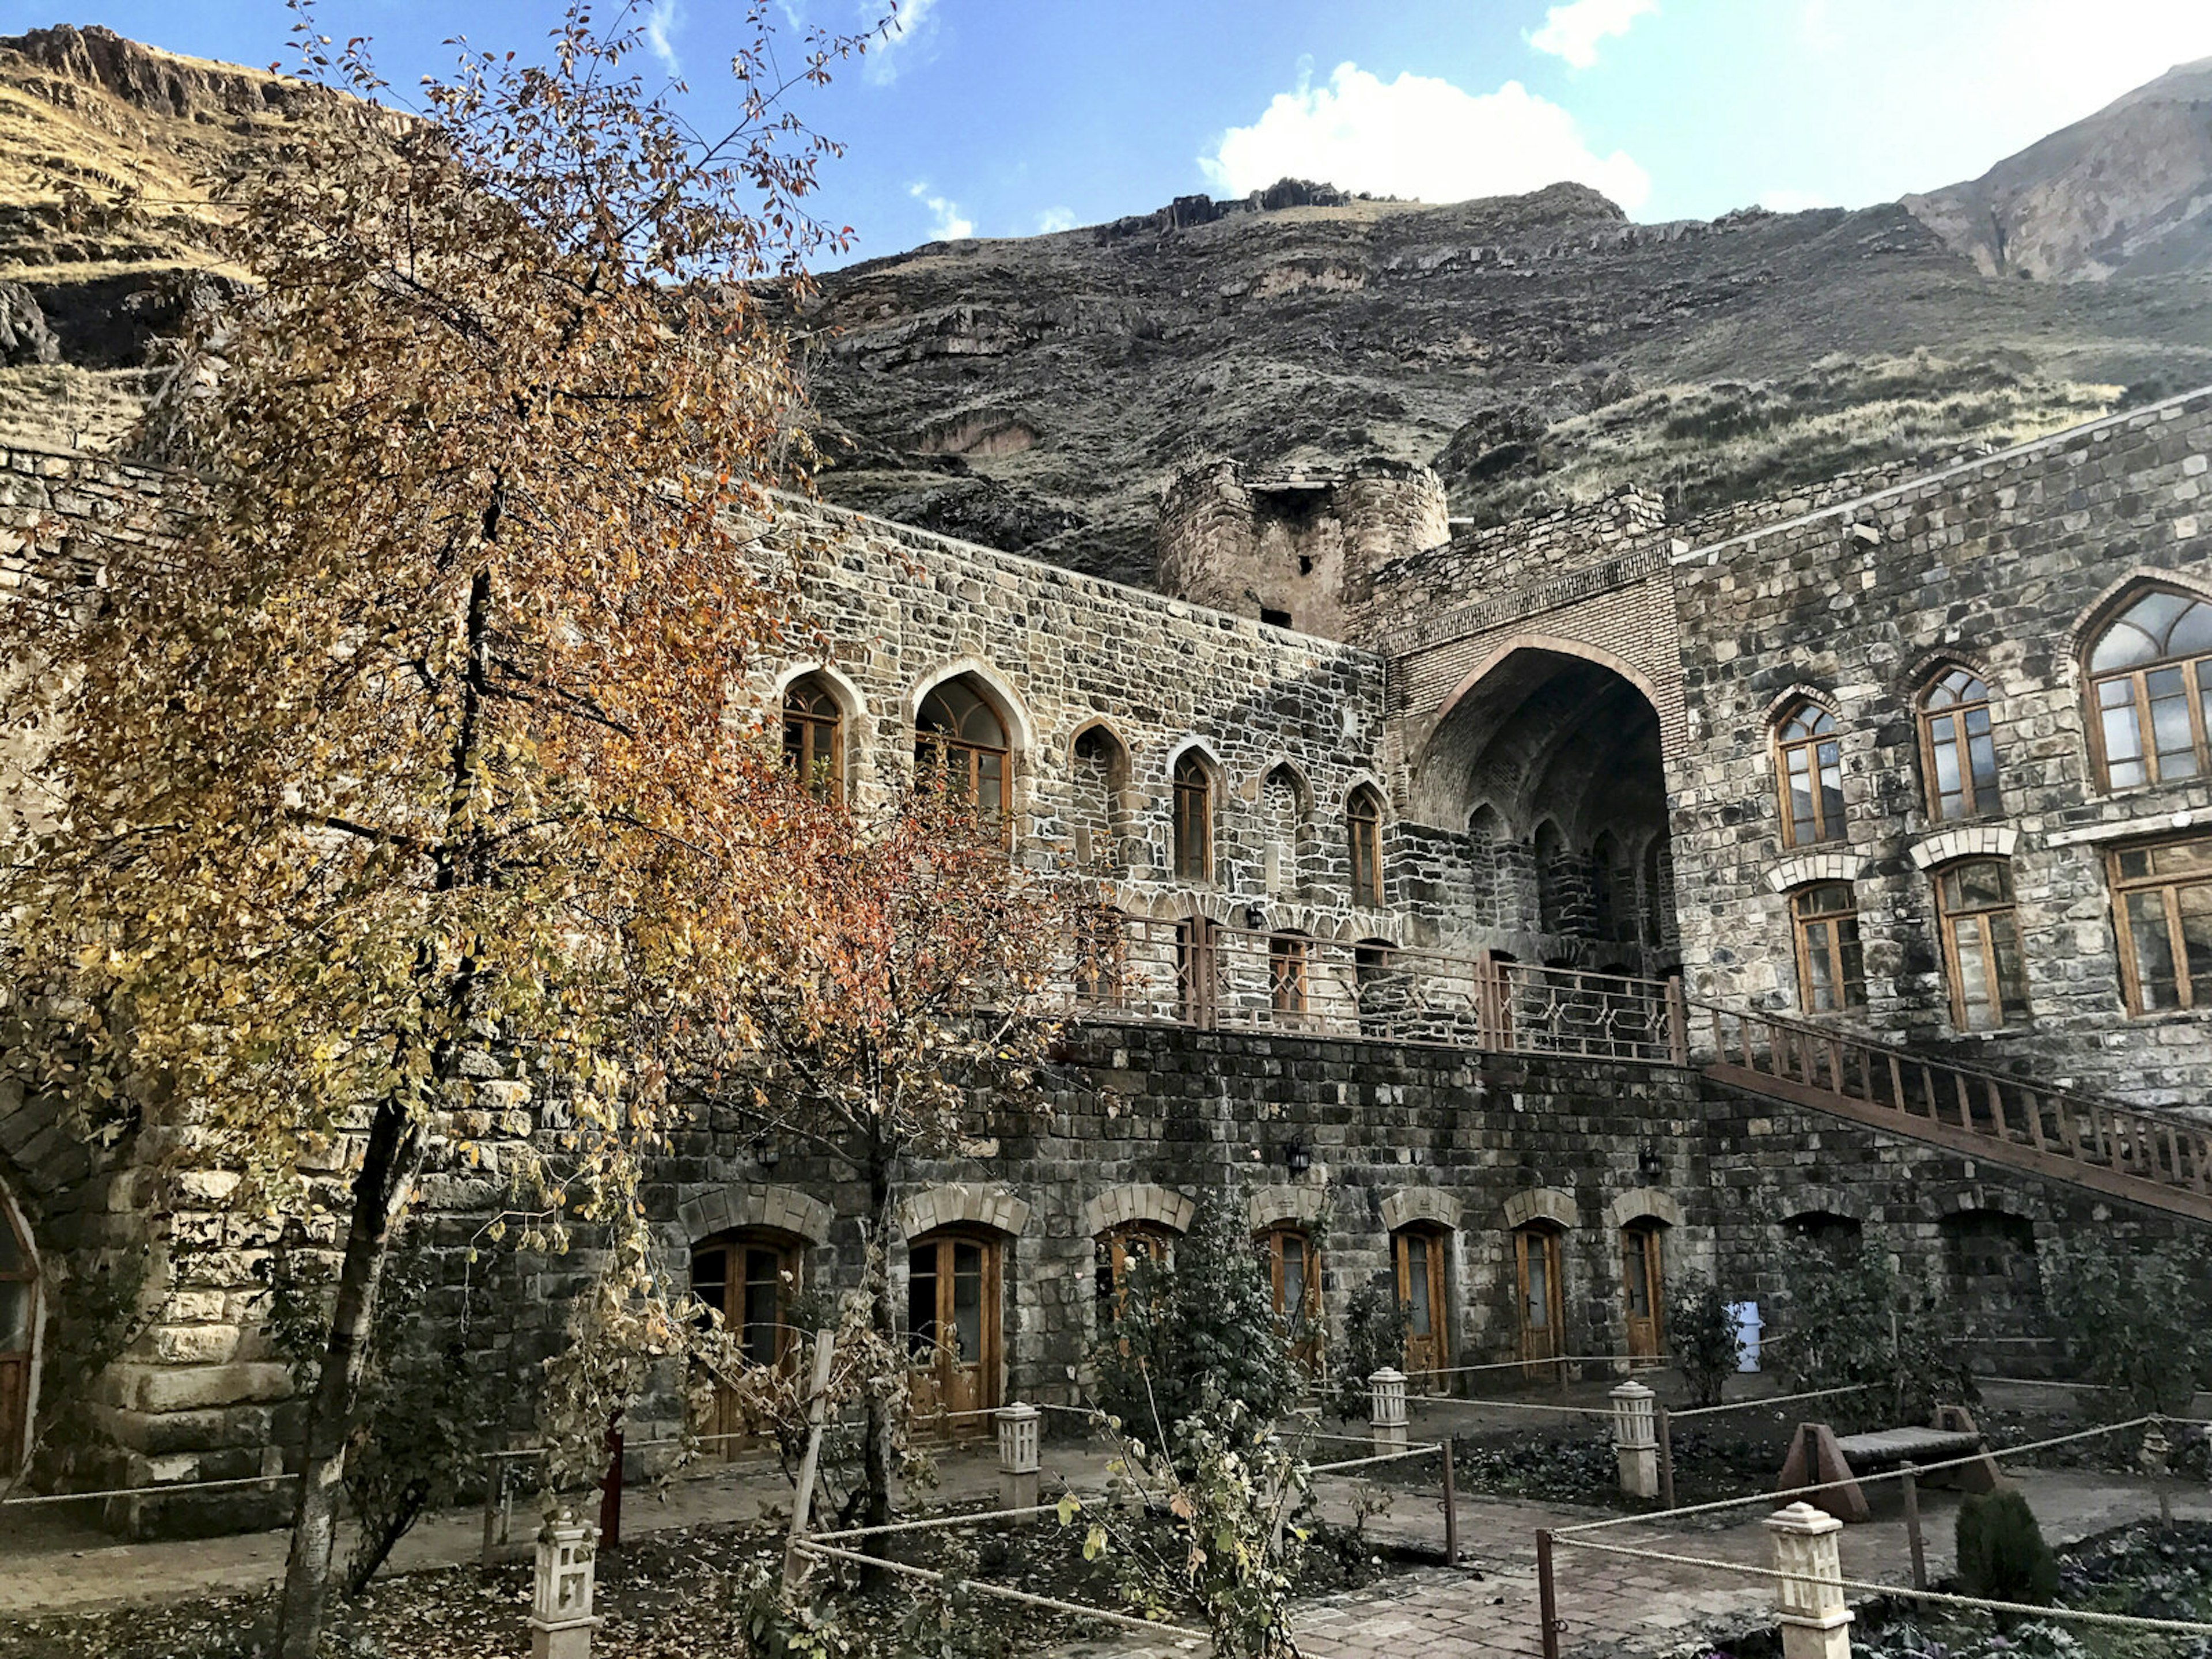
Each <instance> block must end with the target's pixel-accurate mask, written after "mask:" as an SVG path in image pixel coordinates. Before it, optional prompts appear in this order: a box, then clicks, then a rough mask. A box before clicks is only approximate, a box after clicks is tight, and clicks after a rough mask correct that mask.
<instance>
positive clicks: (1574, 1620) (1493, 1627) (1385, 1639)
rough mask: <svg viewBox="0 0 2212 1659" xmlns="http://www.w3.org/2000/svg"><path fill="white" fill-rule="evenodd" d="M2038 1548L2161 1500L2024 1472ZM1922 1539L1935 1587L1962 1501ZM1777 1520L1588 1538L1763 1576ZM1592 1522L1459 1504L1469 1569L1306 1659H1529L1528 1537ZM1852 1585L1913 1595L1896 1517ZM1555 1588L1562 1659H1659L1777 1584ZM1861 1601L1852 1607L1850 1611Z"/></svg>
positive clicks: (1087, 1651) (1482, 1503) (1868, 1544)
mask: <svg viewBox="0 0 2212 1659" xmlns="http://www.w3.org/2000/svg"><path fill="white" fill-rule="evenodd" d="M2015 1480H2016V1483H2017V1484H2018V1486H2020V1488H2021V1491H2022V1492H2025V1493H2027V1498H2028V1502H2029V1503H2030V1504H2033V1506H2034V1509H2035V1512H2036V1515H2037V1516H2038V1518H2039V1519H2040V1521H2041V1522H2042V1523H2043V1527H2044V1531H2045V1535H2046V1536H2048V1537H2050V1538H2051V1540H2052V1541H2054V1542H2070V1541H2074V1540H2077V1539H2081V1538H2086V1537H2088V1536H2090V1535H2091V1534H2095V1533H2099V1532H2102V1531H2104V1530H2105V1529H2106V1528H2111V1527H2117V1526H2120V1525H2123V1524H2124V1523H2126V1522H2132V1521H2142V1520H2147V1519H2152V1518H2154V1517H2155V1516H2156V1515H2157V1513H2158V1500H2157V1498H2156V1497H2155V1495H2154V1492H2152V1490H2151V1489H2150V1488H2149V1487H2148V1486H2147V1485H2145V1484H2143V1483H2142V1482H2138V1481H2133V1480H2127V1479H2125V1478H2124V1477H2121V1476H2117V1475H2110V1474H2098V1473H2094V1472H2091V1471H2083V1470H2070V1469H2069V1470H2050V1471H2041V1470H2033V1469H2031V1470H2024V1471H2021V1472H2019V1473H2018V1474H2017V1475H2016V1476H2015ZM1921 1497H1922V1502H1921V1510H1922V1529H1923V1537H1924V1542H1925V1546H1926V1550H1927V1559H1928V1571H1929V1576H1930V1577H1940V1576H1942V1574H1945V1573H1948V1572H1949V1571H1951V1569H1952V1565H1953V1559H1952V1528H1953V1525H1954V1516H1956V1513H1957V1509H1958V1504H1959V1501H1960V1500H1959V1498H1958V1496H1957V1495H1956V1494H1953V1493H1948V1492H1932V1491H1923V1493H1922V1495H1921ZM1418 1507H1419V1510H1420V1511H1421V1516H1422V1518H1421V1520H1420V1522H1419V1525H1418V1527H1415V1526H1414V1525H1412V1524H1409V1523H1410V1522H1413V1511H1414V1509H1415V1508H1416V1506H1415V1505H1413V1504H1408V1503H1407V1499H1405V1498H1401V1499H1400V1500H1399V1504H1398V1506H1397V1511H1398V1512H1397V1513H1395V1514H1394V1515H1393V1516H1392V1517H1391V1518H1390V1519H1389V1520H1388V1521H1386V1522H1382V1523H1379V1524H1378V1525H1377V1526H1376V1528H1375V1529H1376V1531H1377V1532H1378V1533H1379V1534H1382V1535H1383V1536H1386V1537H1387V1536H1390V1535H1392V1534H1400V1535H1406V1536H1412V1535H1415V1534H1418V1536H1419V1538H1420V1539H1421V1540H1422V1541H1433V1540H1434V1538H1435V1537H1436V1535H1437V1522H1430V1521H1429V1520H1427V1518H1426V1516H1427V1514H1428V1512H1429V1511H1430V1510H1434V1509H1440V1508H1441V1505H1440V1504H1434V1503H1431V1504H1422V1505H1419V1506H1418ZM1771 1507H1772V1506H1771V1505H1767V1504H1756V1505H1747V1506H1746V1507H1745V1508H1744V1509H1743V1510H1741V1511H1729V1512H1726V1514H1725V1515H1724V1516H1723V1518H1722V1519H1721V1520H1719V1521H1716V1522H1705V1523H1703V1524H1700V1523H1699V1522H1696V1521H1692V1522H1686V1523H1684V1524H1683V1525H1681V1526H1679V1527H1674V1528H1660V1527H1654V1526H1649V1525H1641V1524H1638V1525H1630V1526H1622V1527H1615V1528H1607V1530H1606V1531H1605V1532H1603V1533H1601V1534H1598V1536H1599V1537H1601V1538H1602V1539H1604V1540H1605V1541H1607V1542H1608V1543H1615V1544H1622V1545H1629V1546H1634V1547H1640V1548H1648V1549H1653V1550H1658V1551H1662V1552H1664V1553H1669V1554H1675V1555H1690V1556H1696V1557H1699V1558H1701V1559H1707V1560H1720V1561H1734V1562H1742V1563H1747V1564H1749V1565H1756V1566H1762V1567H1764V1566H1771V1565H1773V1558H1772V1551H1771V1545H1770V1543H1769V1541H1768V1535H1767V1533H1766V1530H1765V1528H1764V1527H1762V1526H1761V1525H1759V1522H1760V1520H1761V1519H1762V1518H1763V1517H1764V1516H1765V1515H1767V1514H1768V1513H1770V1512H1771ZM2174 1512H2175V1514H2176V1516H2179V1517H2181V1518H2185V1519H2196V1520H2202V1519H2212V1494H2208V1493H2207V1492H2206V1491H2205V1489H2204V1488H2203V1487H2202V1486H2197V1485H2195V1484H2194V1483H2189V1484H2187V1485H2185V1486H2178V1487H2177V1488H2176V1489H2175V1492H2174ZM1603 1513H1604V1512H1602V1511H1598V1510H1577V1509H1575V1508H1573V1507H1572V1506H1570V1505H1565V1504H1525V1503H1510V1502H1503V1501H1498V1500H1470V1499H1468V1498H1462V1499H1461V1501H1460V1504H1459V1515H1460V1537H1461V1541H1462V1549H1463V1551H1464V1553H1465V1554H1466V1556H1467V1558H1468V1566H1466V1567H1464V1568H1462V1569H1460V1570H1458V1571H1454V1570H1451V1569H1449V1568H1444V1567H1441V1566H1439V1567H1433V1568H1425V1569H1418V1570H1416V1571H1412V1572H1407V1573H1403V1574H1401V1575H1399V1576H1398V1577H1394V1578H1391V1579H1389V1580H1388V1581H1387V1582H1385V1583H1381V1584H1377V1585H1375V1586H1373V1587H1371V1588H1370V1589H1364V1590H1357V1591H1353V1592H1351V1593H1348V1594H1346V1595H1340V1596H1333V1597H1330V1598H1328V1600H1326V1601H1321V1602H1317V1603H1310V1604H1309V1605H1308V1606H1307V1607H1305V1608H1304V1611H1303V1612H1302V1613H1301V1614H1300V1616H1299V1618H1298V1620H1297V1636H1298V1644H1299V1646H1300V1648H1301V1649H1302V1650H1304V1652H1305V1654H1306V1655H1307V1659H1537V1656H1539V1655H1541V1652H1542V1648H1541V1644H1540V1640H1539V1632H1538V1619H1537V1589H1536V1550H1535V1534H1536V1532H1537V1529H1538V1528H1541V1527H1552V1528H1559V1527H1563V1526H1571V1525H1573V1524H1575V1523H1576V1522H1578V1521H1586V1520H1597V1519H1601V1518H1602V1516H1603ZM1842 1553H1843V1563H1844V1576H1845V1577H1850V1578H1862V1579H1867V1580H1870V1581H1873V1582H1875V1583H1898V1584H1903V1583H1911V1551H1910V1547H1909V1546H1908V1544H1907V1542H1906V1539H1905V1523H1904V1520H1903V1518H1902V1516H1895V1515H1886V1514H1884V1513H1882V1512H1881V1511H1880V1510H1877V1513H1876V1516H1875V1519H1874V1520H1873V1521H1871V1522H1868V1523H1866V1524H1864V1525H1862V1526H1855V1527H1850V1528H1846V1529H1845V1530H1844V1538H1843V1544H1842ZM1553 1582H1554V1583H1555V1585H1556V1587H1557V1589H1558V1596H1559V1618H1560V1619H1561V1620H1563V1621H1564V1622H1565V1626H1566V1628H1565V1630H1564V1631H1563V1632H1561V1633H1560V1638H1559V1649H1560V1652H1561V1653H1562V1654H1563V1655H1568V1656H1574V1659H1613V1656H1620V1659H1656V1656H1662V1655H1670V1654H1676V1653H1680V1652H1684V1651H1687V1652H1690V1653H1692V1654H1695V1653H1700V1652H1702V1651H1704V1650H1705V1647H1706V1645H1707V1642H1708V1640H1709V1639H1710V1638H1714V1637H1717V1636H1722V1635H1726V1634H1730V1633H1734V1632H1741V1631H1743V1630H1747V1629H1751V1628H1754V1627H1758V1626H1764V1625H1766V1624H1768V1623H1771V1620H1770V1618H1769V1616H1768V1614H1769V1610H1770V1609H1771V1607H1772V1606H1773V1602H1774V1589H1773V1583H1772V1581H1771V1580H1765V1579H1758V1578H1752V1577H1734V1576H1732V1575H1724V1574H1723V1573H1720V1572H1717V1571H1711V1570H1708V1569H1705V1568H1699V1567H1685V1566H1679V1565H1674V1564H1673V1563H1668V1562H1658V1561H1638V1560H1627V1559H1623V1558H1621V1557H1619V1556H1614V1555H1600V1554H1596V1553H1589V1552H1584V1551H1577V1550H1575V1549H1573V1548H1571V1547H1564V1546H1563V1547H1560V1548H1559V1550H1558V1551H1557V1553H1556V1554H1555V1557H1554V1574H1553ZM1854 1599H1856V1598H1854ZM1202 1651H1203V1646H1202V1644H1197V1643H1190V1642H1186V1641H1177V1640H1169V1641H1151V1640H1147V1639H1146V1638H1141V1637H1128V1638H1115V1639H1110V1640H1100V1641H1093V1642H1084V1643H1079V1644H1073V1645H1072V1646H1068V1647H1065V1648H1062V1649H1060V1650H1058V1651H1057V1652H1056V1653H1055V1654H1054V1655H1053V1656H1051V1659H1193V1656H1194V1655H1197V1654H1200V1653H1202Z"/></svg>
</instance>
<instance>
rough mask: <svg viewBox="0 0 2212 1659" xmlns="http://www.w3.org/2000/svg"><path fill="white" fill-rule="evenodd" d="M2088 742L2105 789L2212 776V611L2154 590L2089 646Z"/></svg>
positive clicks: (2168, 592) (2201, 602)
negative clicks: (2210, 736)
mask: <svg viewBox="0 0 2212 1659" xmlns="http://www.w3.org/2000/svg"><path fill="white" fill-rule="evenodd" d="M2088 667H2089V705H2090V711H2091V714H2090V733H2091V741H2092V743H2093V745H2094V748H2095V760H2096V764H2097V770H2098V774H2099V775H2100V777H2102V779H2103V780H2104V785H2105V787H2106V788H2107V789H2134V788H2137V787H2141V786H2142V785H2143V784H2147V783H2170V782H2172V781H2174V780H2176V779H2179V778H2193V777H2197V776H2199V775H2202V774H2203V773H2204V772H2205V771H2206V770H2208V769H2212V755H2208V753H2207V740H2206V734H2207V731H2208V729H2212V604H2207V603H2206V602H2205V601H2204V600H2203V599H2193V598H2191V597H2190V596H2189V595H2187V594H2184V593H2176V592H2173V591H2172V590H2171V589H2169V588H2163V587H2160V588H2154V589H2152V590H2151V591H2150V592H2147V593H2145V594H2144V595H2143V596H2142V598H2141V599H2136V601H2134V603H2132V604H2131V605H2129V606H2128V607H2127V608H2126V609H2125V610H2124V611H2121V612H2120V614H2119V615H2118V616H2117V617H2113V618H2112V621H2111V622H2110V623H2106V626H2105V628H2104V630H2103V631H2102V632H2101V633H2100V634H2099V635H2097V637H2096V639H2095V640H2094V641H2093V642H2092V643H2091V645H2090V647H2089V663H2088Z"/></svg>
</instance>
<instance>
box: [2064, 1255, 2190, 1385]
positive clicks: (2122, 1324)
mask: <svg viewBox="0 0 2212 1659" xmlns="http://www.w3.org/2000/svg"><path fill="white" fill-rule="evenodd" d="M2204 1285H2205V1264H2204V1256H2203V1251H2202V1250H2201V1249H2197V1248H2196V1247H2194V1246H2193V1245H2179V1244H2168V1245H2154V1246H2152V1247H2151V1248H2149V1249H2142V1250H2130V1249H2127V1248H2126V1247H2124V1246H2122V1245H2115V1244H2112V1243H2108V1242H2107V1241H2106V1240H2104V1239H2102V1238H2097V1237H2087V1238H2078V1239H2064V1240H2060V1241H2058V1242H2057V1243H2053V1244H2052V1245H2051V1249H2050V1253H2049V1255H2048V1257H2047V1258H2046V1261H2045V1267H2044V1298H2045V1306H2046V1307H2047V1309H2048V1310H2049V1315H2050V1323H2051V1330H2052V1334H2054V1335H2056V1336H2057V1338H2058V1340H2059V1341H2060V1343H2061V1344H2062V1345H2063V1346H2064V1348H2065V1350H2066V1354H2067V1358H2069V1360H2071V1361H2072V1362H2073V1364H2074V1365H2075V1369H2076V1370H2078V1371H2079V1373H2080V1374H2081V1376H2083V1377H2085V1378H2086V1379H2087V1380H2088V1381H2089V1382H2092V1383H2101V1384H2103V1385H2104V1386H2105V1387H2106V1388H2108V1389H2116V1390H2118V1391H2120V1392H2123V1393H2124V1394H2126V1395H2127V1396H2128V1398H2129V1400H2130V1403H2131V1404H2132V1405H2133V1407H2134V1408H2135V1409H2136V1411H2138V1412H2142V1413H2152V1412H2162V1413H2168V1414H2177V1415H2178V1414H2179V1413H2183V1412H2185V1411H2186V1410H2187V1409H2188V1407H2189V1401H2190V1398H2191V1395H2194V1394H2195V1393H2196V1392H2197V1381H2198V1379H2199V1378H2200V1377H2201V1376H2203V1374H2204V1370H2205V1366H2206V1363H2207V1361H2208V1360H2212V1331H2208V1329H2207V1328H2206V1324H2205V1319H2204V1311H2205V1309H2204V1304H2205V1297H2204Z"/></svg>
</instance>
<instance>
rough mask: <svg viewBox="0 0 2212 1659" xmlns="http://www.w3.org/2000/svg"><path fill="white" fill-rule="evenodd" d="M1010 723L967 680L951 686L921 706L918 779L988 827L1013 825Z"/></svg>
mask: <svg viewBox="0 0 2212 1659" xmlns="http://www.w3.org/2000/svg"><path fill="white" fill-rule="evenodd" d="M1008 757H1009V749H1008V744H1007V742H1006V723H1005V722H1004V721H1002V720H1000V718H999V715H998V712H997V711H996V710H995V709H994V708H992V707H991V705H990V704H989V703H987V702H984V701H983V699H982V698H981V696H978V695H977V694H976V692H975V688H974V687H972V686H971V685H969V684H968V683H967V682H966V681H964V680H947V681H946V682H945V684H943V685H940V686H939V687H938V688H937V689H936V690H933V691H932V692H931V693H930V694H929V695H928V696H926V697H924V698H923V699H922V700H921V712H920V713H919V714H917V715H916V716H915V732H914V759H915V777H916V779H917V781H919V782H920V783H921V786H922V787H924V788H932V787H937V788H942V789H944V790H945V792H946V793H948V794H949V795H951V797H952V799H955V800H957V801H960V802H963V804H965V805H969V806H971V807H973V808H974V809H975V817H976V818H977V819H978V821H980V822H981V823H983V824H985V825H987V826H1002V825H1004V824H1006V823H1007V822H1008V818H1007V811H1006V804H1007V801H1006V779H1007V771H1008V767H1007V761H1008Z"/></svg>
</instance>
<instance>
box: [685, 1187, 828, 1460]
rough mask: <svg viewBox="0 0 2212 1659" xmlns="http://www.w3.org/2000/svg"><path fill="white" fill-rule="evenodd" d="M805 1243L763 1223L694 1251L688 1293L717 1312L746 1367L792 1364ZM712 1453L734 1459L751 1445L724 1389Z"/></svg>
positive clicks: (718, 1396) (715, 1414) (717, 1393)
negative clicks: (793, 1306) (793, 1304)
mask: <svg viewBox="0 0 2212 1659" xmlns="http://www.w3.org/2000/svg"><path fill="white" fill-rule="evenodd" d="M803 1249H804V1241H802V1240H800V1239H799V1238H796V1237H793V1236H792V1235H791V1234H789V1233H782V1232H776V1231H771V1230H769V1229H768V1228H758V1227H756V1228H746V1229H744V1230H743V1231H738V1232H733V1233H724V1234H722V1235H721V1236H720V1237H716V1238H710V1239H708V1240H707V1241H706V1242H705V1243H700V1244H696V1245H694V1246H693V1247H692V1249H691V1294H692V1295H693V1297H696V1298H697V1299H698V1301H700V1302H701V1303H702V1304H704V1305H706V1306H708V1307H709V1308H712V1309H714V1310H715V1312H717V1313H719V1314H720V1315H721V1316H722V1326H723V1328H724V1329H725V1330H726V1331H728V1332H729V1334H730V1335H731V1336H732V1338H733V1339H734V1340H736V1342H737V1344H738V1350H739V1352H742V1353H743V1354H744V1362H745V1364H748V1365H791V1364H796V1363H797V1358H798V1354H799V1345H798V1342H797V1340H796V1339H797V1335H798V1333H796V1332H795V1331H793V1329H792V1328H791V1300H792V1297H793V1294H794V1293H795V1292H796V1291H798V1289H799V1272H800V1262H801V1260H802V1252H803ZM704 1432H705V1433H706V1434H707V1435H708V1436H709V1437H710V1439H709V1441H708V1447H707V1450H708V1455H713V1456H720V1457H725V1458H726V1457H732V1456H735V1455H737V1454H738V1453H739V1452H741V1451H744V1449H747V1447H749V1446H750V1444H752V1443H753V1441H754V1439H756V1438H757V1437H750V1436H747V1435H746V1434H745V1432H744V1421H743V1419H742V1417H741V1414H740V1413H738V1408H737V1402H736V1401H735V1400H734V1398H733V1397H732V1394H731V1391H730V1390H729V1389H727V1388H726V1387H720V1386H718V1387H717V1388H716V1389H715V1390H714V1406H713V1407H712V1409H711V1413H710V1421H709V1422H708V1425H707V1427H706V1429H705V1430H704Z"/></svg>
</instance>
